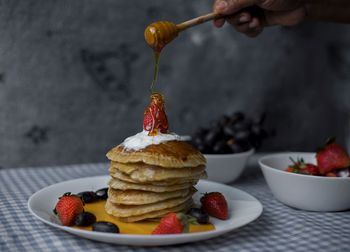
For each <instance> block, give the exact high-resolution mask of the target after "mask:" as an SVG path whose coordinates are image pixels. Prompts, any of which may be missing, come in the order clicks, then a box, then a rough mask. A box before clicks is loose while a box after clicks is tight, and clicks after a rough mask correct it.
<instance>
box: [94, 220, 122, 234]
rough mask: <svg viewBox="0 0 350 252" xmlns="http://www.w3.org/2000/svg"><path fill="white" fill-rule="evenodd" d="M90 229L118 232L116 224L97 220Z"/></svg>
mask: <svg viewBox="0 0 350 252" xmlns="http://www.w3.org/2000/svg"><path fill="white" fill-rule="evenodd" d="M92 231H96V232H106V233H119V228H118V226H117V225H115V224H113V223H112V222H108V221H98V222H95V223H94V224H93V225H92Z"/></svg>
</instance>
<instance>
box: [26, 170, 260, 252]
mask: <svg viewBox="0 0 350 252" xmlns="http://www.w3.org/2000/svg"><path fill="white" fill-rule="evenodd" d="M108 180H109V176H98V177H88V178H81V179H74V180H69V181H65V182H61V183H58V184H54V185H51V186H48V187H45V188H43V189H41V190H40V191H38V192H36V193H34V194H33V195H32V196H31V197H30V198H29V200H28V208H29V211H30V212H31V213H32V214H33V215H34V216H35V217H36V218H38V219H39V220H41V221H43V222H45V223H46V224H48V225H50V226H53V227H55V228H58V229H61V230H64V231H67V232H69V233H72V234H75V235H78V236H81V237H85V238H88V239H91V240H96V241H102V242H108V243H114V244H122V245H133V246H160V245H172V244H180V243H188V242H195V241H200V240H205V239H209V238H213V237H216V236H219V235H222V234H224V233H227V232H229V231H231V230H234V229H237V228H239V227H241V226H244V225H247V224H248V223H250V222H252V221H254V220H255V219H256V218H258V217H259V216H260V214H261V213H262V210H263V207H262V205H261V203H260V202H259V201H258V200H257V199H256V198H254V197H253V196H251V195H250V194H248V193H246V192H243V191H241V190H238V189H235V188H233V187H230V186H227V185H223V184H219V183H215V182H210V181H204V180H201V181H199V183H198V184H197V185H196V188H197V189H198V192H197V193H196V194H195V195H194V199H195V201H196V202H199V199H200V197H201V194H202V193H205V192H213V191H218V192H221V193H222V194H224V196H225V198H226V199H227V201H228V204H229V210H230V218H229V219H228V220H225V221H221V220H219V219H216V218H211V219H210V222H211V223H212V224H214V226H215V230H213V231H206V232H200V233H189V234H176V235H130V234H112V233H101V232H93V231H85V230H79V229H75V228H71V227H65V226H62V225H60V224H59V223H58V222H57V220H56V217H55V216H54V214H53V212H52V209H54V207H55V204H56V202H57V199H58V197H59V196H61V195H62V194H63V193H65V192H73V193H78V192H81V191H88V190H91V191H95V190H98V189H100V188H103V187H106V186H107V182H108Z"/></svg>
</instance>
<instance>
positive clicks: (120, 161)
mask: <svg viewBox="0 0 350 252" xmlns="http://www.w3.org/2000/svg"><path fill="white" fill-rule="evenodd" d="M107 157H108V159H110V160H111V165H110V168H109V173H110V175H111V177H112V179H111V180H110V182H109V190H108V199H107V203H106V211H107V213H108V214H110V215H113V216H115V217H118V218H119V219H120V220H121V221H124V222H135V221H140V220H146V219H148V220H151V219H159V218H161V217H162V216H164V215H166V214H167V213H169V212H184V211H187V210H188V209H189V208H190V207H191V206H192V204H193V201H192V195H193V194H194V193H195V192H196V189H195V188H194V185H195V184H196V183H197V182H198V180H199V179H200V178H203V177H205V176H206V173H205V164H206V161H205V158H204V156H203V155H202V154H201V153H200V152H199V151H197V150H196V149H195V148H194V147H193V146H192V145H190V144H188V143H186V142H183V141H168V142H164V143H161V144H152V145H149V146H147V147H145V148H143V149H141V150H130V149H126V148H124V146H123V145H119V146H117V147H115V148H113V149H112V150H110V151H109V152H108V153H107Z"/></svg>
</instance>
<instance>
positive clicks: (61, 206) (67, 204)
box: [54, 193, 84, 226]
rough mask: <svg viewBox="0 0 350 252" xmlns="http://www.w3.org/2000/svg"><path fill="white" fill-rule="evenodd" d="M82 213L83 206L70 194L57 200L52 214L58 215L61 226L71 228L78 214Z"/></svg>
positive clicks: (79, 199) (75, 196) (81, 202)
mask: <svg viewBox="0 0 350 252" xmlns="http://www.w3.org/2000/svg"><path fill="white" fill-rule="evenodd" d="M82 212H84V204H83V201H82V200H81V198H80V197H79V196H77V195H72V194H71V193H65V194H63V196H62V197H60V198H59V200H58V202H57V204H56V206H55V209H54V213H55V214H57V215H58V218H59V219H60V221H61V223H62V225H64V226H73V225H74V220H75V218H76V217H77V216H78V214H80V213H82Z"/></svg>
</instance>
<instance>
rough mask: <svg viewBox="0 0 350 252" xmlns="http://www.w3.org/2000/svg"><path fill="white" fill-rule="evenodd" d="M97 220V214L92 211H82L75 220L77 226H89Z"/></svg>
mask: <svg viewBox="0 0 350 252" xmlns="http://www.w3.org/2000/svg"><path fill="white" fill-rule="evenodd" d="M95 222H96V216H95V215H94V214H92V213H90V212H83V213H80V214H79V215H78V216H77V217H76V218H75V221H74V224H75V225H76V226H81V227H87V226H90V225H92V224H93V223H95Z"/></svg>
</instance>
